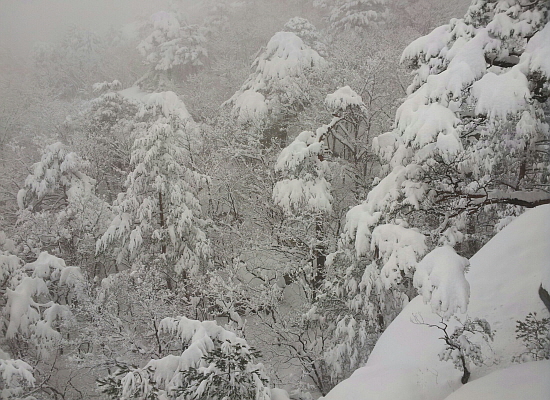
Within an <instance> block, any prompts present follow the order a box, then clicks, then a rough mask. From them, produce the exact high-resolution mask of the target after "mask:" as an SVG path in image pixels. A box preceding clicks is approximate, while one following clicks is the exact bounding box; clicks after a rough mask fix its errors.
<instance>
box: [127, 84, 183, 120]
mask: <svg viewBox="0 0 550 400" xmlns="http://www.w3.org/2000/svg"><path fill="white" fill-rule="evenodd" d="M118 93H119V94H121V95H122V96H123V97H125V98H127V99H129V100H133V101H136V102H138V103H140V104H142V105H143V106H145V107H151V108H153V110H154V111H153V113H156V110H157V108H158V109H159V111H160V112H161V113H162V114H163V115H164V116H165V117H169V116H170V115H174V116H177V117H179V118H180V119H181V120H182V121H190V120H191V114H189V111H187V108H186V107H185V104H184V102H183V101H182V100H181V99H180V98H179V96H178V95H177V94H176V93H174V92H171V91H167V92H157V93H148V92H144V91H142V90H141V89H140V88H139V87H138V86H132V87H129V88H127V89H124V90H121V91H119V92H118Z"/></svg>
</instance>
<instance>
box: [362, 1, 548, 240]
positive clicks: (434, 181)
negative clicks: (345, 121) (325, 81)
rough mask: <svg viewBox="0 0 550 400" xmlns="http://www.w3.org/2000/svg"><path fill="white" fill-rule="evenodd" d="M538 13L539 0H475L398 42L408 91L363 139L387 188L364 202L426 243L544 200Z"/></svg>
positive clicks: (543, 44) (544, 28)
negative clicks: (390, 119)
mask: <svg viewBox="0 0 550 400" xmlns="http://www.w3.org/2000/svg"><path fill="white" fill-rule="evenodd" d="M548 17H549V16H548V2H546V1H535V2H531V3H529V4H527V5H524V4H523V3H522V2H519V1H512V2H508V1H494V2H489V1H476V2H474V3H473V4H472V5H471V6H470V8H469V10H468V12H467V14H466V16H465V18H464V19H454V20H452V21H451V22H450V24H449V25H444V26H441V27H439V28H436V29H435V30H434V31H433V32H432V33H430V34H429V35H427V36H424V37H422V38H419V39H417V40H415V41H414V42H413V43H411V44H410V45H409V46H408V47H407V48H406V49H405V51H404V52H403V56H402V60H403V61H409V62H410V63H411V64H412V66H413V67H415V68H416V71H415V74H414V79H413V83H412V84H411V86H410V87H409V89H408V92H409V96H408V97H407V99H406V100H405V102H404V103H403V104H402V105H401V107H400V108H399V109H398V111H397V113H396V119H395V128H394V130H393V131H391V132H388V133H386V134H383V135H381V136H379V137H378V138H377V139H375V141H374V145H373V147H374V149H375V151H376V152H378V154H379V155H380V157H381V159H382V160H383V161H384V163H385V164H386V172H387V173H388V175H387V176H386V177H385V178H384V179H383V180H382V181H381V182H380V184H379V186H380V187H382V186H385V187H386V188H387V190H386V193H388V194H390V193H391V195H387V196H385V197H379V196H374V194H373V195H369V197H367V200H366V203H365V205H364V206H365V207H369V208H372V210H373V211H382V212H385V213H386V219H387V218H388V216H390V215H393V216H394V217H399V216H404V215H405V213H408V216H407V217H406V219H407V220H408V221H409V222H410V223H411V224H412V225H419V223H420V225H423V226H424V227H425V228H424V229H423V233H424V234H426V235H428V236H430V237H431V239H432V242H433V243H434V244H435V243H437V242H439V243H449V244H451V245H455V244H457V243H460V242H463V241H464V240H465V239H467V238H468V237H475V238H476V239H478V240H479V243H483V242H484V241H486V240H487V236H490V235H491V234H492V233H493V230H492V228H493V227H494V226H495V224H496V223H497V222H498V220H499V219H500V220H501V221H502V223H506V222H507V221H509V217H513V216H514V215H517V213H518V212H521V207H534V206H536V205H539V204H544V203H548V202H550V193H549V192H548V184H547V182H548V177H549V171H548V152H549V148H548V137H549V127H548V124H547V121H546V119H547V116H548V81H549V76H550V67H549V66H548V63H547V62H545V60H546V59H547V57H546V55H547V54H548V51H549V50H548V44H547V43H548V40H547V39H548V37H549V36H548V35H549V32H550V28H549V27H548V24H547V22H548ZM482 222H484V223H486V224H487V226H488V227H489V229H488V230H486V231H482V230H481V229H480V228H479V225H480V223H482ZM476 225H477V226H478V227H477V228H475V226H476ZM499 226H502V224H500V225H499ZM464 250H467V249H464ZM472 250H475V249H472Z"/></svg>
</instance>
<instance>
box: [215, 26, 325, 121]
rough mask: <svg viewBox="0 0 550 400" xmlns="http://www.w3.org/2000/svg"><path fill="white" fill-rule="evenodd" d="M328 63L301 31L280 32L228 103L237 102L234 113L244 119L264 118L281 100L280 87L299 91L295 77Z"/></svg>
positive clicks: (291, 91) (289, 92) (256, 61)
mask: <svg viewBox="0 0 550 400" xmlns="http://www.w3.org/2000/svg"><path fill="white" fill-rule="evenodd" d="M326 64H327V62H326V61H325V59H324V58H323V57H322V56H321V55H319V53H318V52H317V51H315V50H314V49H312V48H311V47H309V46H308V45H307V44H306V43H305V42H304V41H303V40H302V39H301V38H300V37H299V36H298V35H297V34H295V33H293V32H277V33H276V34H275V35H273V37H272V38H271V39H270V40H269V42H268V44H267V47H266V49H265V51H263V52H262V53H261V54H260V55H259V56H258V57H257V58H256V59H255V60H254V62H253V64H252V67H253V68H254V72H253V73H252V74H251V75H250V76H249V77H248V79H247V80H246V82H245V83H244V84H243V85H242V87H241V89H240V90H238V91H237V92H235V94H234V95H233V96H232V97H231V98H230V99H229V100H227V101H226V102H225V103H224V104H232V105H233V114H234V115H236V116H237V117H238V119H239V122H241V123H244V122H248V121H253V120H255V119H263V118H264V117H265V116H266V114H267V112H268V111H269V110H272V109H273V107H274V106H273V104H276V103H277V94H276V92H277V91H280V90H284V91H286V92H287V94H294V92H297V91H299V88H296V87H295V86H296V85H295V82H294V79H296V78H300V77H302V76H303V75H304V74H305V73H306V71H307V70H308V69H310V68H321V67H323V66H325V65H326Z"/></svg>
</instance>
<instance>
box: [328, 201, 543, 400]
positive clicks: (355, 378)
mask: <svg viewBox="0 0 550 400" xmlns="http://www.w3.org/2000/svg"><path fill="white" fill-rule="evenodd" d="M549 237H550V205H546V206H541V207H537V208H535V209H532V210H529V211H527V212H526V213H525V214H523V215H521V216H520V217H518V218H516V219H515V220H514V221H512V222H511V223H510V224H509V225H508V226H507V227H505V228H504V229H503V230H502V231H501V232H499V233H498V234H497V235H496V236H495V237H494V238H493V239H492V240H491V241H489V243H488V244H487V245H485V246H484V247H483V248H482V249H481V250H480V251H479V252H478V253H477V254H476V255H474V256H473V257H472V258H471V260H470V270H469V272H468V273H467V274H466V279H467V280H468V282H469V284H470V303H469V306H468V316H469V317H471V318H484V319H486V320H487V321H488V322H489V324H490V325H491V328H492V329H493V330H495V337H494V341H493V342H491V345H490V346H491V349H485V350H486V351H485V353H483V354H484V357H485V365H483V366H481V367H477V366H472V365H471V372H472V375H471V377H470V382H469V383H468V384H467V385H466V386H464V389H463V390H467V388H468V387H469V386H470V385H473V384H474V383H475V382H476V380H477V379H480V378H482V377H484V376H486V375H487V374H488V373H490V372H492V371H494V370H499V369H503V368H506V367H508V366H510V365H511V364H512V357H514V356H516V355H519V354H521V353H522V352H523V351H524V347H523V343H522V342H520V341H519V340H517V339H516V335H515V328H516V321H517V320H523V319H525V317H526V316H527V314H528V313H529V312H536V313H537V315H539V316H540V317H547V316H549V313H548V310H547V309H546V308H545V306H544V304H543V303H542V301H541V300H540V298H539V296H538V289H539V286H540V284H541V281H542V280H543V277H544V276H546V275H548V272H547V271H548V260H549V259H550V246H548V238H549ZM453 259H454V258H451V260H453ZM414 316H421V318H422V319H423V320H424V321H425V322H429V323H437V322H439V321H441V319H440V317H439V316H437V315H435V314H433V312H432V310H431V306H430V305H426V304H424V301H423V298H422V297H421V296H418V297H416V298H415V299H413V300H412V301H411V302H410V303H409V304H408V305H407V306H406V307H405V309H404V310H403V311H402V312H401V313H400V314H399V316H398V317H397V318H396V319H395V320H394V321H393V322H392V323H391V324H390V326H389V327H388V328H387V329H386V331H385V332H384V333H383V334H382V336H381V337H380V339H379V341H378V342H377V344H376V346H375V348H374V349H373V351H372V353H371V355H370V357H369V359H368V361H367V364H366V366H365V367H363V368H360V369H358V370H357V371H355V373H354V374H353V375H352V376H351V377H350V378H348V379H347V380H345V381H343V382H341V383H340V384H339V385H337V386H336V387H335V388H334V389H333V390H332V391H331V392H330V393H329V394H328V395H327V396H326V397H325V399H327V400H341V399H354V400H363V399H364V400H386V399H387V400H390V399H391V400H396V399H397V400H401V399H402V400H442V399H445V398H446V397H447V396H449V395H450V394H451V393H452V392H454V391H455V390H457V389H459V388H461V387H462V384H461V383H460V377H461V374H462V373H461V372H460V371H458V370H456V369H454V368H453V366H452V363H450V362H444V361H440V360H439V353H440V350H441V348H442V346H443V342H442V341H441V340H440V339H439V337H440V336H441V331H440V330H438V329H435V328H429V327H427V326H425V325H419V324H415V323H413V322H412V319H413V318H414ZM457 316H458V318H460V319H461V320H462V321H464V320H465V318H466V316H465V315H462V314H458V315H457ZM452 322H453V320H451V321H450V323H452ZM518 368H520V369H521V368H526V369H527V373H530V371H532V372H533V374H538V373H539V372H536V371H533V370H529V368H531V367H528V366H525V367H523V366H520V367H518ZM533 368H535V367H533ZM537 368H538V367H537ZM512 371H513V370H512ZM542 371H543V372H542V373H545V371H548V369H547V367H544V369H542ZM502 373H503V374H507V372H505V371H502ZM498 376H507V375H496V377H498ZM535 376H536V375H535ZM486 379H488V381H486V382H487V384H488V385H491V386H490V388H491V389H493V390H498V389H499V388H498V387H494V386H492V385H496V383H495V382H496V381H495V380H493V379H497V378H490V376H488V377H487V378H486ZM482 382H483V381H482V380H481V379H480V382H479V384H476V386H477V385H482ZM508 382H509V383H510V385H511V386H512V387H513V388H514V387H515V383H514V382H516V383H517V382H518V381H517V380H514V381H512V380H511V381H508ZM531 382H533V386H536V385H543V384H544V383H543V381H541V380H538V381H531ZM546 382H548V381H546ZM519 383H521V382H519ZM500 386H502V384H501V385H500ZM474 388H475V386H474ZM513 388H511V389H510V390H512V389H513ZM544 389H545V387H544V386H542V389H540V390H544ZM513 390H515V389H513ZM532 390H533V391H535V390H537V389H535V388H532ZM518 391H519V389H518ZM459 393H460V392H457V396H458V394H459ZM535 394H536V392H535ZM457 398H458V399H461V398H469V399H474V398H477V399H485V397H483V396H473V395H472V396H470V397H457ZM509 398H512V397H509ZM514 398H515V399H517V398H530V397H523V396H519V397H514ZM535 398H536V397H535ZM543 398H548V397H543Z"/></svg>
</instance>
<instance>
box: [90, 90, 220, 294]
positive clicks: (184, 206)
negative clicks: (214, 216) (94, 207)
mask: <svg viewBox="0 0 550 400" xmlns="http://www.w3.org/2000/svg"><path fill="white" fill-rule="evenodd" d="M152 96H153V97H152V99H150V100H151V101H152V102H153V103H155V104H159V103H160V105H161V107H162V109H163V111H164V113H163V114H162V115H161V116H159V117H156V118H153V119H152V121H151V120H148V121H147V120H145V121H144V122H139V123H137V124H136V126H135V129H136V133H135V135H136V136H135V137H136V139H135V141H134V145H133V148H132V156H131V160H130V164H131V166H132V168H133V170H132V171H131V172H130V174H129V175H128V177H127V179H126V183H125V186H126V191H125V192H124V193H121V194H120V195H119V196H118V199H117V200H116V202H115V206H114V209H113V211H114V213H115V218H114V219H113V220H112V222H111V225H110V226H109V228H108V229H107V231H106V232H105V233H104V234H103V236H102V237H101V239H99V240H98V242H97V251H98V252H100V251H103V250H106V249H107V248H108V247H110V246H111V245H112V244H114V243H118V246H120V247H119V253H118V257H117V262H118V263H123V262H124V261H129V262H130V264H133V263H138V264H139V263H145V264H147V263H151V262H153V263H159V265H160V266H161V267H160V268H161V271H162V273H163V274H165V276H166V282H167V285H168V287H172V285H173V282H175V279H176V278H175V277H174V274H176V275H177V276H179V277H183V278H185V277H188V276H189V275H193V274H196V273H198V272H199V271H203V270H204V268H205V267H206V266H207V264H208V258H209V255H210V244H209V241H208V239H207V238H206V235H205V233H204V231H203V229H204V227H205V221H204V220H202V219H201V218H200V212H201V206H200V203H199V200H198V199H197V197H196V196H197V192H198V189H199V188H200V187H201V186H202V185H204V184H205V183H206V182H207V181H208V178H207V177H206V176H204V175H201V174H199V173H197V172H196V171H194V170H193V169H192V167H191V165H190V155H189V152H188V150H186V144H187V143H188V140H189V136H188V135H189V134H190V131H191V129H192V125H193V122H192V121H191V120H190V119H182V118H180V116H181V115H180V116H178V115H177V114H178V109H175V108H173V109H170V107H169V105H172V106H173V105H174V104H177V103H178V99H177V96H176V94H175V93H173V92H164V93H157V94H154V95H152ZM155 109H156V105H154V106H151V107H147V106H146V105H143V109H142V112H143V113H144V116H146V115H148V116H149V117H152V116H154V114H155V112H154V110H155ZM179 111H180V112H182V111H181V109H180V110H179ZM125 258H127V260H125Z"/></svg>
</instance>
